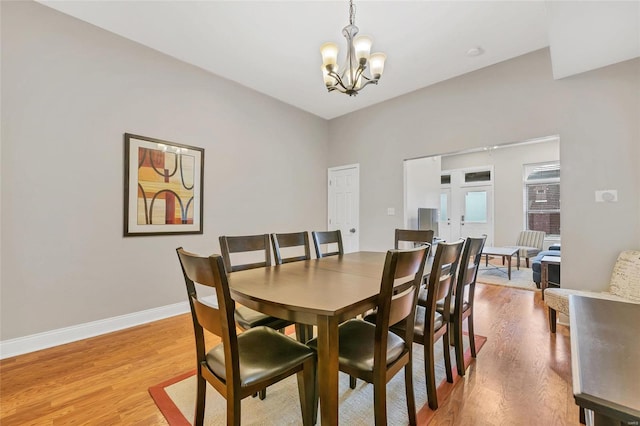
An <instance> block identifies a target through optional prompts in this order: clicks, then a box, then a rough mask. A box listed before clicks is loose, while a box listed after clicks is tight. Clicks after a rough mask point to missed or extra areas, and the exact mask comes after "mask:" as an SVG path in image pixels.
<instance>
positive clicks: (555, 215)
mask: <svg viewBox="0 0 640 426" xmlns="http://www.w3.org/2000/svg"><path fill="white" fill-rule="evenodd" d="M527 222H528V229H530V230H532V231H544V232H546V233H547V235H560V212H547V213H535V212H530V213H529V214H528V215H527Z"/></svg>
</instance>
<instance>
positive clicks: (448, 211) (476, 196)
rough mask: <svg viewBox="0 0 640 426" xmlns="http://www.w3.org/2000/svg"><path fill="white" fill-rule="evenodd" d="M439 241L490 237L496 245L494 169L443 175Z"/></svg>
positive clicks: (460, 171)
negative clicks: (494, 231)
mask: <svg viewBox="0 0 640 426" xmlns="http://www.w3.org/2000/svg"><path fill="white" fill-rule="evenodd" d="M442 175H443V176H447V177H448V179H447V183H446V185H445V184H443V185H442V187H441V190H440V222H438V227H439V231H440V232H439V233H440V235H439V237H440V238H442V239H443V240H445V241H449V242H451V241H456V240H458V239H460V238H466V237H480V236H482V235H487V243H486V245H487V246H490V245H491V244H492V243H493V176H492V175H493V168H492V167H491V166H484V167H477V168H468V169H456V170H446V171H442Z"/></svg>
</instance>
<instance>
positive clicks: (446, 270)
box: [391, 240, 464, 410]
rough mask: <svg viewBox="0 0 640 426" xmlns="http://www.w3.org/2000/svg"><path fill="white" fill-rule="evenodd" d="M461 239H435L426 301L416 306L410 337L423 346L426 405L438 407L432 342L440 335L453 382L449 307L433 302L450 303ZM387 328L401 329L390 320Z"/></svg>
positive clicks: (449, 376) (448, 373)
mask: <svg viewBox="0 0 640 426" xmlns="http://www.w3.org/2000/svg"><path fill="white" fill-rule="evenodd" d="M463 244H464V240H459V241H456V242H452V243H438V246H437V247H436V254H435V257H434V260H433V264H432V266H431V273H430V274H429V283H428V286H427V287H428V291H427V301H426V303H425V304H424V305H420V304H418V306H417V307H416V318H415V325H414V328H413V341H414V342H415V343H419V344H421V345H422V346H423V347H424V370H425V376H426V385H427V399H428V401H429V408H431V409H432V410H435V409H437V408H438V394H437V392H436V381H435V354H434V348H433V345H434V344H435V343H436V342H437V341H438V339H440V338H442V349H443V354H444V366H445V370H446V375H447V382H449V383H453V373H452V371H451V352H450V350H449V310H448V309H447V310H444V311H443V313H439V312H437V311H436V303H437V301H438V300H442V299H443V304H444V306H450V305H451V297H452V294H453V288H454V285H455V282H456V273H457V270H458V263H459V261H460V254H461V253H462V246H463ZM391 330H392V331H393V332H395V333H404V332H405V329H404V325H403V324H394V325H393V326H392V327H391Z"/></svg>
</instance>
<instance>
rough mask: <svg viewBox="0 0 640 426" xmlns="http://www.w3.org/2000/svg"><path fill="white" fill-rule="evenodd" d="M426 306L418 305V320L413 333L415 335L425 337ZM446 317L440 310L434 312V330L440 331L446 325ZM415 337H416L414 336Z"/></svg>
mask: <svg viewBox="0 0 640 426" xmlns="http://www.w3.org/2000/svg"><path fill="white" fill-rule="evenodd" d="M425 311H426V308H425V307H424V306H417V307H416V322H415V324H414V326H413V334H414V336H421V337H424V327H425V323H424V319H425V318H426V312H425ZM444 325H445V323H444V318H442V315H441V314H439V313H438V312H434V314H433V330H434V331H438V330H440V329H441V328H442V326H444ZM414 339H415V337H414Z"/></svg>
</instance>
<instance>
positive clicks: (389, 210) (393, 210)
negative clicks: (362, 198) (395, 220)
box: [387, 207, 396, 216]
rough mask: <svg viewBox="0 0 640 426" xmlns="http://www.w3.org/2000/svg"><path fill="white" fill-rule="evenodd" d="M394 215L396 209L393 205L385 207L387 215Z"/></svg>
mask: <svg viewBox="0 0 640 426" xmlns="http://www.w3.org/2000/svg"><path fill="white" fill-rule="evenodd" d="M395 215H396V209H394V208H393V207H389V208H388V209H387V216H395Z"/></svg>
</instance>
